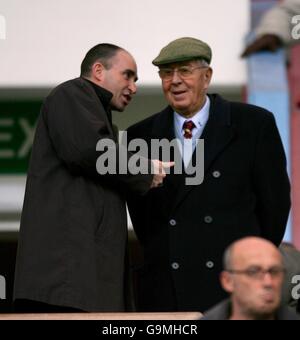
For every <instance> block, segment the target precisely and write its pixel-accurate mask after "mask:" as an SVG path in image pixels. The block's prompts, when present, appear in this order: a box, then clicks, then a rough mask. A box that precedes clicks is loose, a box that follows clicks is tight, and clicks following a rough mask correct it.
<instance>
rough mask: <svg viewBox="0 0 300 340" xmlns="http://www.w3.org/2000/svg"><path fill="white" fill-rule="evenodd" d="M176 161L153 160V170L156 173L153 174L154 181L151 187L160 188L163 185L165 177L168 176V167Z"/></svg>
mask: <svg viewBox="0 0 300 340" xmlns="http://www.w3.org/2000/svg"><path fill="white" fill-rule="evenodd" d="M174 165H175V163H174V162H161V161H159V160H157V159H155V160H152V166H153V168H152V170H153V173H154V176H153V181H152V184H151V189H152V188H158V187H160V186H162V185H163V181H164V178H165V177H166V171H165V170H166V169H169V168H171V167H172V166H174Z"/></svg>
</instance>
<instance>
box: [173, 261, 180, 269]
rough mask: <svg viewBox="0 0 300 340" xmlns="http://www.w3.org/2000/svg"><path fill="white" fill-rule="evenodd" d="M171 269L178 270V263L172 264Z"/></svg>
mask: <svg viewBox="0 0 300 340" xmlns="http://www.w3.org/2000/svg"><path fill="white" fill-rule="evenodd" d="M172 268H173V269H174V270H177V269H179V263H177V262H173V263H172Z"/></svg>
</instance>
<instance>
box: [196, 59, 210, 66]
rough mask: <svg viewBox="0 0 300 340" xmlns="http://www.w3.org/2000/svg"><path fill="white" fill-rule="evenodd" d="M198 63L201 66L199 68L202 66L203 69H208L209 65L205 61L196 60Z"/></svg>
mask: <svg viewBox="0 0 300 340" xmlns="http://www.w3.org/2000/svg"><path fill="white" fill-rule="evenodd" d="M196 60H197V61H198V62H199V64H200V65H201V66H204V67H209V63H208V62H207V61H206V60H204V59H200V58H199V59H196Z"/></svg>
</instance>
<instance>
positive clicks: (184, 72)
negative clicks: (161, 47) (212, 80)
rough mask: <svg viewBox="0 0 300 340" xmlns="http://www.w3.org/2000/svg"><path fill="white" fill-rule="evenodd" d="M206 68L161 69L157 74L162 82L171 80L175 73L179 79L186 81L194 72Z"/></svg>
mask: <svg viewBox="0 0 300 340" xmlns="http://www.w3.org/2000/svg"><path fill="white" fill-rule="evenodd" d="M207 67H208V66H195V67H190V66H181V67H178V68H162V69H160V70H159V71H158V74H159V76H160V78H161V79H162V80H171V79H172V78H173V76H174V73H175V72H177V74H178V76H179V77H180V78H181V79H187V78H189V77H191V76H192V75H193V72H194V70H196V69H200V68H207Z"/></svg>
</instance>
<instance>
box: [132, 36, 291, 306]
mask: <svg viewBox="0 0 300 340" xmlns="http://www.w3.org/2000/svg"><path fill="white" fill-rule="evenodd" d="M211 57H212V53H211V49H210V47H209V46H208V45H207V44H206V43H204V42H202V41H200V40H197V39H193V38H181V39H177V40H175V41H173V42H171V43H170V44H169V45H167V46H166V47H165V48H163V49H162V51H161V53H160V54H159V56H158V57H157V58H156V59H155V60H154V61H153V64H154V65H157V66H158V67H159V75H160V77H161V80H162V87H163V91H164V94H165V97H166V99H167V101H168V102H169V104H170V105H169V106H168V107H167V108H166V109H164V110H163V111H161V112H159V113H157V114H155V115H153V116H151V117H149V118H148V119H146V120H144V121H142V122H140V123H137V124H136V125H134V126H132V127H130V128H129V129H128V140H129V141H131V140H132V139H135V138H141V139H145V141H146V142H147V144H148V145H150V144H151V141H152V140H153V139H158V140H160V141H161V140H162V139H167V140H169V141H172V140H173V139H174V138H177V140H178V141H177V142H178V145H183V152H184V153H183V154H184V155H185V156H188V157H184V158H183V163H184V164H183V170H184V171H183V173H182V174H181V175H179V174H173V172H174V171H175V170H174V171H173V170H172V172H171V174H170V176H168V177H167V178H166V180H165V181H164V185H163V186H162V187H160V188H159V189H157V190H155V191H152V192H149V193H147V194H146V195H145V196H143V198H142V199H141V198H137V197H136V196H134V195H131V197H129V210H130V214H131V217H132V222H133V226H134V229H135V231H136V234H137V236H138V238H139V240H140V242H141V244H142V247H143V250H144V265H143V267H142V268H139V270H138V272H137V280H136V281H137V298H138V308H139V310H143V311H179V310H181V311H190V310H194V311H200V312H201V311H202V312H203V311H204V310H207V309H208V308H209V307H211V306H213V305H214V304H215V303H217V302H219V301H220V300H222V299H223V298H224V296H225V293H224V291H223V290H222V288H221V286H220V284H219V274H220V272H221V270H222V254H223V252H224V250H225V248H226V247H227V246H228V245H229V244H231V243H232V242H233V241H234V240H237V239H239V238H242V237H245V236H248V235H257V236H261V237H264V238H266V239H268V240H270V241H271V242H273V243H274V244H275V245H279V243H280V242H281V240H282V238H283V235H284V232H285V227H286V222H287V218H288V214H289V209H290V185H289V179H288V176H287V172H286V158H285V154H284V150H283V146H282V143H281V139H280V136H279V133H278V130H277V127H276V123H275V120H274V117H273V115H272V113H270V112H268V111H266V110H264V109H262V108H259V107H256V106H252V105H247V104H242V103H233V102H228V101H227V100H225V99H223V98H222V97H220V96H219V95H215V94H213V95H207V89H208V87H209V84H210V80H211V77H212V69H211V67H210V66H209V64H210V62H211ZM199 138H201V139H204V180H203V183H202V184H198V185H186V184H187V181H186V179H187V177H188V175H187V174H186V173H187V171H186V169H189V167H190V165H191V164H192V163H193V164H194V163H195V161H197V148H196V145H197V140H198V139H199ZM187 140H188V141H192V145H193V150H194V153H193V154H192V156H191V153H190V157H189V153H188V149H186V150H187V152H185V144H186V141H187ZM198 144H199V145H200V143H198ZM174 154H176V153H175V152H173V155H172V153H171V160H174V159H172V157H173V156H174ZM200 154H201V153H200ZM190 160H192V163H189V161H190ZM177 165H178V161H177ZM194 165H195V168H196V170H198V171H200V170H201V167H202V162H200V163H199V164H194ZM175 167H176V163H175ZM189 177H190V175H189Z"/></svg>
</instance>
